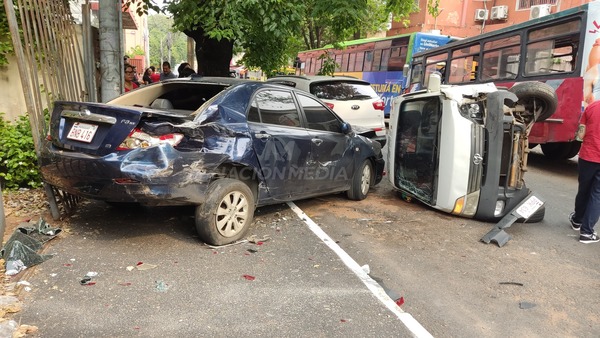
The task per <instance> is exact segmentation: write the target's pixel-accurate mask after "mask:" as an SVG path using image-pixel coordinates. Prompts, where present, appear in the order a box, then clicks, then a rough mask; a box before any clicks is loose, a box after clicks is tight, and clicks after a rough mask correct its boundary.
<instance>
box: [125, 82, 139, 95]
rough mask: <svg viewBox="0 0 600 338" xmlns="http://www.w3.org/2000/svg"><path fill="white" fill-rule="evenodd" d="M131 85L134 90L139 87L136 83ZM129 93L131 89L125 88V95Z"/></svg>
mask: <svg viewBox="0 0 600 338" xmlns="http://www.w3.org/2000/svg"><path fill="white" fill-rule="evenodd" d="M131 85H132V86H133V89H136V88H137V87H138V85H136V84H135V82H132V83H131ZM128 91H129V88H127V87H125V93H127V92H128Z"/></svg>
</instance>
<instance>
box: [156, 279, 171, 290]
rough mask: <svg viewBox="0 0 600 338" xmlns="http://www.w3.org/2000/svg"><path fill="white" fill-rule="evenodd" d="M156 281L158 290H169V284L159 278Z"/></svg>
mask: <svg viewBox="0 0 600 338" xmlns="http://www.w3.org/2000/svg"><path fill="white" fill-rule="evenodd" d="M154 283H155V288H156V291H158V292H166V291H167V290H169V284H167V283H165V282H163V281H161V280H157V281H155V282H154Z"/></svg>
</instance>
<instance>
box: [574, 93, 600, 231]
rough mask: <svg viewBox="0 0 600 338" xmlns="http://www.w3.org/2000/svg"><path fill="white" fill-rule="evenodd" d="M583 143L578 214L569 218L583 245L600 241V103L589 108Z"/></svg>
mask: <svg viewBox="0 0 600 338" xmlns="http://www.w3.org/2000/svg"><path fill="white" fill-rule="evenodd" d="M576 139H577V140H581V141H583V143H582V144H581V150H580V151H579V162H578V164H577V169H578V172H579V177H578V182H579V186H578V189H577V196H575V212H573V213H571V214H570V215H569V221H570V222H571V228H573V230H578V231H579V242H581V243H597V242H599V241H600V238H598V235H597V234H596V232H595V231H594V227H595V225H596V223H597V222H598V219H599V218H600V100H598V101H594V102H593V103H591V104H590V105H588V106H587V107H586V108H585V110H584V112H583V115H582V116H581V120H580V121H579V129H578V130H577V136H576Z"/></svg>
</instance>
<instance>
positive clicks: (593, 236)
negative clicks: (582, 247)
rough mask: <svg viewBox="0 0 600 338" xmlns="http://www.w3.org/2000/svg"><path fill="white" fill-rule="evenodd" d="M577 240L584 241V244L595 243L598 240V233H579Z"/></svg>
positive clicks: (599, 239)
mask: <svg viewBox="0 0 600 338" xmlns="http://www.w3.org/2000/svg"><path fill="white" fill-rule="evenodd" d="M579 242H581V243H585V244H587V243H596V242H600V237H598V235H596V234H595V233H594V234H591V235H584V234H581V235H579Z"/></svg>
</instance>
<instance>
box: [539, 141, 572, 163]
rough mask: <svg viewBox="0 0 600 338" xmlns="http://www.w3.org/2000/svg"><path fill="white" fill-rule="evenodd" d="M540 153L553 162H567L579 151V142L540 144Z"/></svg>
mask: <svg viewBox="0 0 600 338" xmlns="http://www.w3.org/2000/svg"><path fill="white" fill-rule="evenodd" d="M540 146H541V147H542V153H544V156H546V157H548V158H550V159H553V160H568V159H570V158H573V157H575V155H577V154H578V153H579V149H581V142H579V141H571V142H550V143H542V144H541V145H540Z"/></svg>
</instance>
